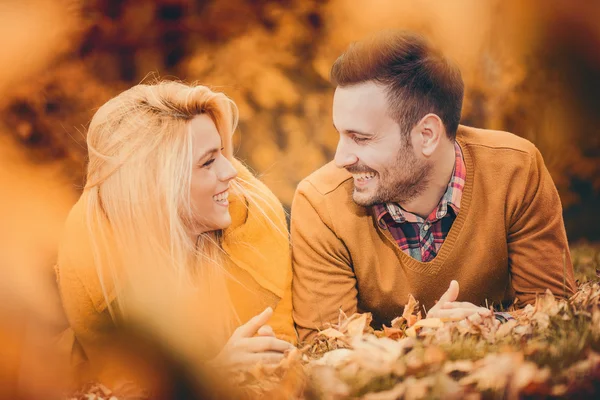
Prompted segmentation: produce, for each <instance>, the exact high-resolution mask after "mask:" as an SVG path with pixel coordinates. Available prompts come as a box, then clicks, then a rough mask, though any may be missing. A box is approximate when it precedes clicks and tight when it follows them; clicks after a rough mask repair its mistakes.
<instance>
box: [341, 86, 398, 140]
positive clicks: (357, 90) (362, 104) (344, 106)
mask: <svg viewBox="0 0 600 400" xmlns="http://www.w3.org/2000/svg"><path fill="white" fill-rule="evenodd" d="M387 107H388V105H387V98H386V92H385V89H384V88H383V87H381V86H380V85H376V84H374V83H370V82H369V83H363V84H358V85H352V86H344V87H338V88H337V89H336V91H335V94H334V98H333V122H334V124H335V125H336V127H337V128H338V129H363V130H368V129H371V128H372V126H371V125H373V124H376V123H379V122H381V119H382V118H385V116H386V114H387ZM338 124H343V125H352V126H351V127H348V126H343V127H342V126H338ZM367 125H368V126H367Z"/></svg>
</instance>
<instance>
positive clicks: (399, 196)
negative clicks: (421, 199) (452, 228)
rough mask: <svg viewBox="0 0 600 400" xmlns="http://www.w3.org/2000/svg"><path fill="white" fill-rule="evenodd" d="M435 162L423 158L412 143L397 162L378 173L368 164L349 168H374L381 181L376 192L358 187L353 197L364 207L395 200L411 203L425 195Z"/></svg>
mask: <svg viewBox="0 0 600 400" xmlns="http://www.w3.org/2000/svg"><path fill="white" fill-rule="evenodd" d="M432 169H433V165H432V164H431V163H429V162H428V161H426V160H419V159H418V158H417V157H416V156H415V155H414V153H413V150H412V147H411V146H409V147H405V148H403V149H402V150H400V152H399V153H398V157H396V162H395V164H394V165H392V166H390V167H389V168H386V169H385V170H382V171H381V173H378V172H376V171H374V170H372V169H370V168H369V167H367V166H355V167H352V168H348V171H349V172H351V173H357V172H374V173H375V174H376V177H377V179H378V180H379V182H378V183H377V187H376V188H375V193H373V194H372V195H371V196H368V197H365V196H361V194H360V193H361V192H360V191H359V190H358V189H357V188H355V189H354V193H353V196H352V198H353V200H354V202H355V203H356V204H358V205H359V206H362V207H372V206H374V205H375V204H383V203H389V202H394V203H398V204H400V205H402V204H405V203H408V202H410V201H412V200H414V199H415V198H416V197H418V196H419V195H421V194H422V193H423V192H424V191H425V189H427V186H428V185H429V181H430V175H431V170H432Z"/></svg>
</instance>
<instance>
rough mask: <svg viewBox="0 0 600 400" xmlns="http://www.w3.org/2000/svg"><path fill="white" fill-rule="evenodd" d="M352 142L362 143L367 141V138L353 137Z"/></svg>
mask: <svg viewBox="0 0 600 400" xmlns="http://www.w3.org/2000/svg"><path fill="white" fill-rule="evenodd" d="M352 140H354V141H355V142H356V143H363V142H366V141H367V138H363V137H358V136H353V137H352Z"/></svg>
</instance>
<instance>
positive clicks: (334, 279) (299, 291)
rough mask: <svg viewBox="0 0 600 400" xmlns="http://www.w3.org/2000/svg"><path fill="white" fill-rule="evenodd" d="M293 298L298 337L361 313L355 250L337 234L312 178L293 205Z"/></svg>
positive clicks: (300, 187) (300, 338)
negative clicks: (343, 315)
mask: <svg viewBox="0 0 600 400" xmlns="http://www.w3.org/2000/svg"><path fill="white" fill-rule="evenodd" d="M291 234H292V269H293V272H294V274H293V281H292V289H293V290H292V293H293V296H292V299H293V306H294V322H295V323H296V327H297V330H298V337H299V341H300V342H303V341H306V340H309V339H311V338H312V337H314V336H315V335H316V333H317V332H318V330H319V329H322V328H323V327H324V325H325V324H326V323H331V322H335V321H337V319H338V315H339V310H340V309H342V310H343V311H344V312H345V313H347V314H349V315H351V314H353V313H355V312H356V311H357V295H358V292H357V289H356V277H355V275H354V270H353V269H352V264H351V258H350V254H349V252H348V250H347V248H346V247H345V245H344V243H343V242H342V241H341V240H340V239H339V237H338V236H337V235H336V234H335V232H334V230H333V227H332V224H331V221H330V219H329V213H328V212H327V209H326V205H325V202H324V196H323V195H322V194H320V193H319V192H318V191H317V190H316V189H315V188H314V186H313V185H312V184H311V183H310V182H307V181H303V182H301V183H300V185H299V186H298V189H297V191H296V194H295V196H294V201H293V204H292V221H291Z"/></svg>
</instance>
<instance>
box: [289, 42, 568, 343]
mask: <svg viewBox="0 0 600 400" xmlns="http://www.w3.org/2000/svg"><path fill="white" fill-rule="evenodd" d="M331 78H332V81H333V83H334V84H335V85H336V86H337V88H336V90H335V95H334V98H333V124H334V126H335V128H336V130H337V131H338V132H339V134H340V139H339V143H338V147H337V151H336V154H335V160H334V162H332V163H329V164H327V165H325V166H324V167H322V168H321V169H319V170H318V171H316V172H314V173H313V174H312V175H310V176H309V177H307V178H306V179H304V180H303V181H302V182H301V183H300V185H299V186H298V189H297V191H296V194H295V197H294V201H293V205H292V221H291V231H292V245H293V268H294V278H293V305H294V320H295V322H296V326H297V329H298V333H299V338H300V340H301V341H304V340H306V339H309V338H310V337H312V336H313V335H314V334H316V332H317V331H318V329H321V328H323V327H324V326H325V325H326V323H329V322H334V321H336V320H337V317H338V313H339V310H340V309H341V310H343V311H344V312H345V313H346V314H352V313H354V312H371V313H373V317H374V322H375V324H377V325H380V324H382V323H386V324H389V322H390V320H391V319H393V318H394V317H396V316H398V315H401V313H402V310H403V307H404V305H405V304H406V302H407V300H408V297H409V294H412V295H413V296H414V297H415V298H416V299H417V300H419V301H420V303H421V304H422V305H423V307H424V309H425V310H426V311H427V315H428V317H432V316H433V317H440V318H448V319H461V318H465V317H468V316H470V315H472V314H474V313H480V314H486V313H490V311H489V308H488V306H491V305H500V304H503V305H510V304H512V303H513V302H514V301H515V300H516V301H517V302H518V304H520V305H524V304H530V303H533V302H534V301H535V299H536V295H538V294H541V293H543V292H545V291H546V289H550V290H551V291H552V292H553V293H554V294H555V295H558V296H560V297H565V296H569V295H570V294H572V293H573V291H574V288H575V283H574V278H573V268H572V264H571V261H570V254H569V248H568V244H567V237H566V233H565V229H564V224H563V219H562V207H561V204H560V199H559V196H558V193H557V191H556V188H555V186H554V183H553V182H552V178H551V177H550V174H549V173H548V171H547V169H546V167H545V165H544V162H543V160H542V156H541V155H540V153H539V151H538V150H537V149H536V148H535V146H534V145H533V144H531V143H530V142H528V141H527V140H525V139H522V138H519V137H518V136H515V135H513V134H510V133H506V132H499V131H488V130H482V129H475V128H470V127H466V126H462V125H459V120H460V115H461V108H462V100H463V81H462V78H461V74H460V71H459V70H458V69H457V68H456V67H455V66H453V65H452V64H451V63H450V62H449V61H448V60H446V59H445V58H444V57H443V56H442V55H441V54H440V53H439V52H437V51H435V50H434V49H432V48H431V47H430V45H429V44H428V43H427V42H426V41H425V40H424V39H423V38H422V37H420V36H418V35H415V34H409V33H397V32H396V33H386V34H384V35H379V36H376V37H374V38H371V39H369V40H367V41H363V42H359V43H355V44H354V45H352V46H350V47H349V48H348V50H347V51H346V52H345V53H344V54H342V55H341V56H340V57H339V58H338V59H337V61H336V62H335V64H334V65H333V67H332V71H331ZM459 284H460V287H459Z"/></svg>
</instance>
